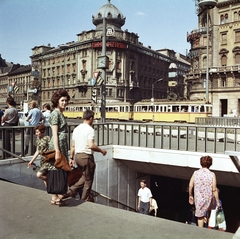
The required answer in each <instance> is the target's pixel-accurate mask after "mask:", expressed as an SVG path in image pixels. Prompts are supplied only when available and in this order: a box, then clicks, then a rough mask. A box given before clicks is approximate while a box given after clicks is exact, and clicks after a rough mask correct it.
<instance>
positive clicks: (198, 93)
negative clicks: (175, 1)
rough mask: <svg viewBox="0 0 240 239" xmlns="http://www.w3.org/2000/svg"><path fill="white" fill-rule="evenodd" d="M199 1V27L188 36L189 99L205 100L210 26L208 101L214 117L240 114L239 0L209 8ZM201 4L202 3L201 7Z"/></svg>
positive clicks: (187, 77) (218, 3)
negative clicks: (189, 63) (189, 61)
mask: <svg viewBox="0 0 240 239" xmlns="http://www.w3.org/2000/svg"><path fill="white" fill-rule="evenodd" d="M201 2H203V3H204V2H206V3H207V4H208V3H211V2H214V1H206V0H205V1H204V0H196V7H197V14H198V27H197V28H196V29H194V30H192V31H191V32H189V33H188V36H187V40H188V41H189V43H190V44H191V50H190V54H189V57H190V59H191V66H192V67H191V71H190V72H189V73H188V74H187V75H186V83H187V84H188V89H189V92H188V93H189V97H190V99H192V100H196V99H201V100H203V101H204V100H205V97H206V74H207V72H206V70H207V27H208V28H209V42H208V45H209V51H208V58H209V64H208V69H209V75H208V76H209V81H208V89H209V90H208V91H209V101H210V103H211V104H212V105H213V116H225V115H228V116H236V115H240V96H239V93H240V46H239V43H240V1H239V0H218V1H215V2H216V6H215V7H214V8H211V9H209V21H208V23H209V24H208V25H207V9H206V8H202V7H201ZM199 3H200V4H199Z"/></svg>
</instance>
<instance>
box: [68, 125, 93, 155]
mask: <svg viewBox="0 0 240 239" xmlns="http://www.w3.org/2000/svg"><path fill="white" fill-rule="evenodd" d="M72 139H73V140H74V141H75V153H86V154H92V153H93V152H92V150H91V149H90V148H89V146H88V140H91V139H94V129H93V128H92V127H91V126H90V125H88V124H86V123H83V124H80V125H79V126H77V127H76V128H75V129H74V130H73V136H72Z"/></svg>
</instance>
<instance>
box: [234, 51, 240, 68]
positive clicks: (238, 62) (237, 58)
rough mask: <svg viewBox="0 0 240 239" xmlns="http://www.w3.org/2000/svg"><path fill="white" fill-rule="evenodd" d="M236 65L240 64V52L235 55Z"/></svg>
mask: <svg viewBox="0 0 240 239" xmlns="http://www.w3.org/2000/svg"><path fill="white" fill-rule="evenodd" d="M235 65H240V53H237V54H236V55H235Z"/></svg>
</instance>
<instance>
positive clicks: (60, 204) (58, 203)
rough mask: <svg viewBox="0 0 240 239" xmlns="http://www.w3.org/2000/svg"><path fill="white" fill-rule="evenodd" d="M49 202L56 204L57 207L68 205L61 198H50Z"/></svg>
mask: <svg viewBox="0 0 240 239" xmlns="http://www.w3.org/2000/svg"><path fill="white" fill-rule="evenodd" d="M51 204H52V205H58V206H59V207H60V206H67V205H68V203H67V202H65V201H62V200H61V199H60V200H59V199H51Z"/></svg>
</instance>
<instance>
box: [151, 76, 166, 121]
mask: <svg viewBox="0 0 240 239" xmlns="http://www.w3.org/2000/svg"><path fill="white" fill-rule="evenodd" d="M162 80H163V78H161V79H158V80H156V81H154V82H153V83H152V99H151V101H152V106H153V108H152V122H154V84H155V83H157V82H159V81H162Z"/></svg>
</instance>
